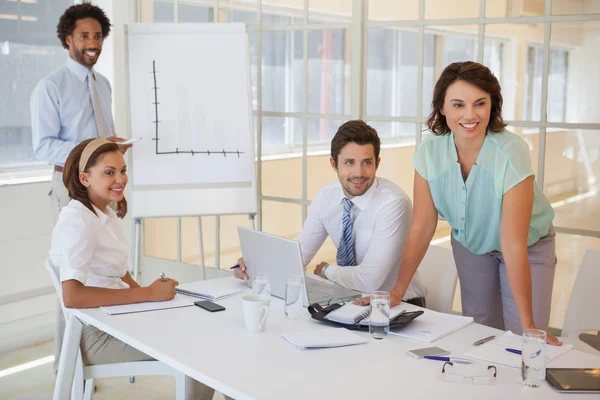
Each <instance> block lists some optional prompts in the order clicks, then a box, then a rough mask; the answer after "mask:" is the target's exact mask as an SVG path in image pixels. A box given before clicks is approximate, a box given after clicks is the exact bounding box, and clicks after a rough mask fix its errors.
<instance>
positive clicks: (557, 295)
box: [0, 195, 600, 400]
mask: <svg viewBox="0 0 600 400" xmlns="http://www.w3.org/2000/svg"><path fill="white" fill-rule="evenodd" d="M553 200H554V199H553ZM568 200H569V198H566V199H559V200H554V201H555V204H554V207H555V210H556V219H555V224H556V225H557V226H568V227H581V226H586V227H588V228H592V227H595V228H594V229H597V228H598V226H600V215H599V214H598V210H600V196H598V195H596V196H591V197H587V198H584V199H577V201H571V202H569V201H568ZM559 201H560V202H561V203H558V202H559ZM557 203H558V204H557ZM448 234H449V229H448V227H447V226H445V225H444V223H443V222H442V223H440V226H439V228H438V231H437V233H436V236H435V238H434V240H437V243H438V244H439V245H440V246H444V247H449V246H450V243H449V240H447V237H448ZM587 249H596V250H600V238H594V237H585V236H578V235H567V234H560V233H559V234H557V239H556V251H557V258H558V264H557V266H556V275H555V279H554V293H553V298H552V313H551V316H550V326H551V327H553V328H555V329H560V328H561V327H562V323H563V320H564V316H565V312H566V307H567V304H568V301H569V297H570V295H571V290H572V287H573V283H574V280H575V276H576V275H577V271H578V268H579V264H580V263H581V260H582V259H583V256H584V254H585V251H586V250H587ZM328 259H335V246H333V243H331V242H330V241H327V242H326V244H325V245H324V246H323V248H322V249H321V251H320V252H319V253H318V255H317V256H316V257H315V261H316V260H328ZM313 264H316V263H313ZM313 267H314V266H313ZM458 293H459V290H457V295H456V297H455V299H454V306H453V311H455V312H460V310H461V306H460V296H459V294H458ZM52 353H53V343H52V342H46V343H42V344H38V345H36V346H32V347H28V348H25V349H21V350H18V351H15V352H12V353H6V354H2V355H0V399H14V400H26V399H27V400H29V399H31V400H34V399H35V400H42V399H51V398H52V391H53V387H54V374H53V372H52V363H46V364H44V365H41V366H38V367H35V368H31V369H28V370H25V371H22V372H18V373H14V374H11V375H8V376H2V372H3V371H4V370H6V369H7V368H11V367H14V366H17V365H21V364H23V363H27V362H30V361H33V360H38V359H41V358H44V357H48V356H50V355H52ZM96 386H97V392H96V393H95V395H94V399H96V400H102V399H111V400H112V399H150V400H151V399H172V398H174V397H175V389H174V380H173V379H172V378H170V377H138V378H136V382H135V383H134V384H130V383H129V380H128V378H107V379H100V380H98V382H97V385H96ZM215 399H218V400H222V399H223V397H222V395H221V394H216V395H215Z"/></svg>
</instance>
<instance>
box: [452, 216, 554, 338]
mask: <svg viewBox="0 0 600 400" xmlns="http://www.w3.org/2000/svg"><path fill="white" fill-rule="evenodd" d="M555 237H556V233H555V232H554V226H552V225H551V226H550V230H549V231H548V234H547V235H546V236H544V237H542V238H541V239H540V240H538V241H537V242H536V243H534V244H532V245H531V246H529V249H528V254H529V265H530V266H531V283H532V306H533V319H534V322H535V325H536V326H537V327H538V328H539V329H544V330H546V329H548V323H549V321H550V304H551V302H552V287H553V285H554V271H555V269H556V246H555ZM451 243H452V252H453V253H454V261H455V263H456V269H457V270H458V278H459V279H460V295H461V300H462V309H463V315H466V316H470V317H473V319H474V320H475V322H477V323H480V324H483V325H487V326H491V327H493V328H498V329H502V330H510V331H512V332H513V333H516V334H520V333H522V328H521V319H520V318H519V312H518V311H517V306H516V303H515V299H514V297H513V295H512V291H511V289H510V285H509V284H508V276H507V275H506V265H505V264H504V257H503V256H502V253H501V252H499V251H492V252H490V253H486V254H482V255H477V254H473V253H471V252H470V251H469V250H468V249H467V248H466V247H465V246H463V245H462V244H461V243H460V242H458V241H457V240H455V239H454V237H452V238H451Z"/></svg>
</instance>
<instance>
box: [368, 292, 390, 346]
mask: <svg viewBox="0 0 600 400" xmlns="http://www.w3.org/2000/svg"><path fill="white" fill-rule="evenodd" d="M389 331H390V294H389V293H388V292H373V293H372V294H371V314H369V332H371V336H372V337H374V338H375V339H383V338H384V337H386V336H387V334H388V332H389Z"/></svg>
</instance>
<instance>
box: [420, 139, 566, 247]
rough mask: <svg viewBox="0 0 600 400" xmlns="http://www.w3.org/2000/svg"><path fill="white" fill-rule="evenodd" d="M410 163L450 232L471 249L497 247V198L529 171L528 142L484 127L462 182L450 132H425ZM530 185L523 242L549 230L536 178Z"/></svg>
mask: <svg viewBox="0 0 600 400" xmlns="http://www.w3.org/2000/svg"><path fill="white" fill-rule="evenodd" d="M414 164H415V169H416V170H417V172H418V173H419V175H421V176H422V177H423V178H425V179H426V180H427V181H428V182H429V189H430V191H431V197H432V198H433V203H434V205H435V208H436V209H437V211H438V213H439V214H440V215H441V216H443V217H444V218H446V219H447V220H448V223H449V224H450V226H451V227H452V234H453V235H454V238H455V239H456V240H458V241H459V242H460V243H461V244H462V245H463V246H465V247H466V248H467V249H469V251H471V252H472V253H474V254H485V253H489V252H491V251H494V250H496V251H501V248H500V222H501V221H502V198H503V197H504V195H505V194H506V192H508V191H509V190H510V189H512V188H513V187H514V186H516V185H517V184H519V183H520V182H522V181H523V180H524V179H525V178H527V177H529V176H534V174H533V170H532V168H531V161H530V158H529V146H528V145H527V143H526V142H525V141H524V140H523V139H521V138H520V137H519V136H517V135H515V134H514V133H512V132H509V131H506V130H505V131H504V132H502V133H493V132H488V133H487V135H486V137H485V140H484V142H483V146H482V147H481V150H480V151H479V155H478V156H477V161H476V163H475V165H473V167H472V169H471V172H470V173H469V176H468V178H467V181H466V182H465V181H464V180H463V178H462V174H461V170H460V164H459V163H458V153H457V152H456V146H455V144H454V134H449V135H442V136H430V137H427V138H425V140H423V143H422V144H421V146H420V147H419V149H418V150H417V152H416V154H415V156H414ZM534 179H535V176H534ZM533 186H534V200H533V211H532V214H531V222H530V225H529V234H528V236H527V246H531V245H532V244H534V243H536V242H537V241H538V240H539V239H540V238H541V237H543V236H545V235H546V234H548V229H549V228H550V224H551V223H552V220H553V219H554V210H553V209H552V206H551V205H550V203H549V202H548V199H547V198H546V196H545V195H544V193H543V192H542V190H541V189H540V187H539V185H538V183H537V182H536V181H535V180H534V185H533Z"/></svg>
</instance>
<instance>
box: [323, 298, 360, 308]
mask: <svg viewBox="0 0 600 400" xmlns="http://www.w3.org/2000/svg"><path fill="white" fill-rule="evenodd" d="M357 300H358V301H360V302H361V303H362V305H363V306H364V305H365V302H364V300H363V299H362V298H360V297H353V298H351V299H347V300H344V299H343V298H341V297H332V298H330V299H329V300H328V301H327V305H328V306H329V305H332V304H335V303H337V304H341V305H344V304H346V303H352V302H354V301H357Z"/></svg>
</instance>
